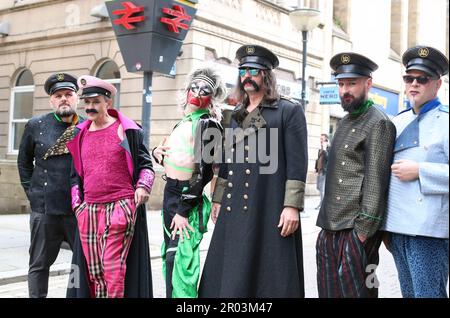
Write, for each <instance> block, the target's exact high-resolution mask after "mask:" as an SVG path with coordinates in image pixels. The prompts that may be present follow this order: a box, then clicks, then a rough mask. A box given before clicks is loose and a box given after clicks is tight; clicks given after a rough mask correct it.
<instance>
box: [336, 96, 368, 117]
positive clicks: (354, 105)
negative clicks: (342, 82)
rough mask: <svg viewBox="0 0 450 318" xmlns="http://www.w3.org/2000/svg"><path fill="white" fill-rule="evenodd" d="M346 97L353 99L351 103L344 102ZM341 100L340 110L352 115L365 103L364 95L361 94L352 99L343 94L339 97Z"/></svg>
mask: <svg viewBox="0 0 450 318" xmlns="http://www.w3.org/2000/svg"><path fill="white" fill-rule="evenodd" d="M346 97H353V100H352V101H351V102H348V103H346V102H344V99H345V98H346ZM340 98H341V105H342V108H343V109H344V110H345V111H347V112H349V113H353V112H354V111H356V110H358V108H360V107H361V105H362V104H363V103H364V102H365V101H366V96H365V95H364V94H361V95H360V96H358V97H354V96H353V95H351V94H348V93H345V94H344V95H343V96H340Z"/></svg>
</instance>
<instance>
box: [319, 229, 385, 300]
mask: <svg viewBox="0 0 450 318" xmlns="http://www.w3.org/2000/svg"><path fill="white" fill-rule="evenodd" d="M380 244H381V233H380V232H377V233H376V234H375V235H374V236H372V237H369V238H368V239H367V240H365V241H364V243H362V242H361V241H360V240H359V238H358V236H357V234H356V232H355V230H354V229H346V230H342V231H327V230H322V231H320V233H319V235H318V237H317V243H316V261H317V287H318V291H319V297H320V298H377V297H378V280H377V278H376V274H375V270H376V267H377V266H378V262H379V256H378V249H379V247H380Z"/></svg>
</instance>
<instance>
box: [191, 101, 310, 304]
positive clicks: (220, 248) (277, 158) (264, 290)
mask: <svg viewBox="0 0 450 318" xmlns="http://www.w3.org/2000/svg"><path fill="white" fill-rule="evenodd" d="M230 127H231V130H227V129H225V132H224V136H225V138H224V139H225V141H224V147H223V149H224V158H223V159H224V163H222V164H221V168H220V173H219V177H220V178H219V179H218V182H217V186H216V189H215V192H214V197H213V201H214V202H220V203H221V210H220V214H219V217H218V220H217V223H216V225H215V229H214V232H213V236H212V240H211V244H210V247H209V250H208V255H207V258H206V261H205V265H204V269H203V274H202V278H201V282H200V289H199V297H219V298H222V297H225V298H228V297H303V296H304V278H303V256H302V239H301V226H299V229H298V230H297V231H296V232H295V233H294V234H292V235H290V236H288V237H282V236H281V234H280V233H281V228H278V223H279V221H280V215H281V212H282V210H283V208H284V207H286V206H290V207H295V208H298V209H299V210H300V211H301V210H303V201H304V189H305V179H306V172H307V164H308V156H307V129H306V120H305V115H304V112H303V110H302V108H301V106H300V105H298V104H296V103H293V102H291V101H289V100H287V99H284V98H281V99H278V100H276V101H273V102H263V103H261V104H260V105H259V106H258V107H257V108H256V109H255V110H254V111H252V112H251V113H248V112H247V111H246V109H245V108H244V107H243V106H242V105H240V106H237V108H236V110H235V111H234V112H233V115H232V116H231V123H230ZM230 132H231V133H232V134H230ZM230 135H233V137H231V138H230ZM264 148H265V149H264ZM269 154H270V155H269ZM266 156H269V157H270V160H267V157H266Z"/></svg>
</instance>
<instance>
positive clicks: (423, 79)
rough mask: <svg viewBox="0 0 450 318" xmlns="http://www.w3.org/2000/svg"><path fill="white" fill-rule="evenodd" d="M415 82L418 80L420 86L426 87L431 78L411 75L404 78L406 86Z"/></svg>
mask: <svg viewBox="0 0 450 318" xmlns="http://www.w3.org/2000/svg"><path fill="white" fill-rule="evenodd" d="M414 80H416V81H417V83H418V84H420V85H425V84H427V83H428V82H429V81H430V80H431V78H430V77H428V76H411V75H405V76H403V81H404V82H405V84H412V83H413V82H414Z"/></svg>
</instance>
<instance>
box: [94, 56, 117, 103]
mask: <svg viewBox="0 0 450 318" xmlns="http://www.w3.org/2000/svg"><path fill="white" fill-rule="evenodd" d="M95 76H96V77H98V78H101V79H103V80H105V81H106V82H108V83H111V84H113V85H114V86H115V87H116V89H117V94H116V96H115V97H114V104H113V106H114V108H115V109H119V108H120V104H119V102H120V82H121V81H122V80H121V78H120V70H119V67H118V66H117V64H116V63H114V62H113V61H111V60H108V61H106V62H104V63H103V64H101V65H100V67H99V68H98V70H97V74H96V75H95Z"/></svg>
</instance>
